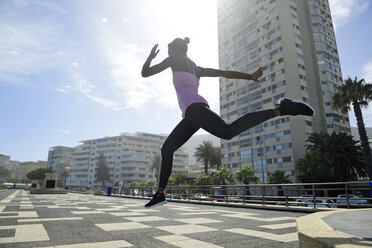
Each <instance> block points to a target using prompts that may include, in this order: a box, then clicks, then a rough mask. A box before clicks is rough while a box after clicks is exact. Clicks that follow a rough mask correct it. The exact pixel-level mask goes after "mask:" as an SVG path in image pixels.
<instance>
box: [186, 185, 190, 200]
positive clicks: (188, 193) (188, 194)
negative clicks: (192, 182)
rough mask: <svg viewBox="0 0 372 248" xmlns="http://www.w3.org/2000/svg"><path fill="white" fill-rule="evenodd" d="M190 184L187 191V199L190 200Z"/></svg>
mask: <svg viewBox="0 0 372 248" xmlns="http://www.w3.org/2000/svg"><path fill="white" fill-rule="evenodd" d="M190 188H191V187H190V186H189V191H188V192H187V200H188V201H190Z"/></svg>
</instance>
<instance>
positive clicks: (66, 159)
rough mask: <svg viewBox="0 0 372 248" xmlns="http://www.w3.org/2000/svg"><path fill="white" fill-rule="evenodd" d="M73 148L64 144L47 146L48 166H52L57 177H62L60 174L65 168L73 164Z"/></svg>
mask: <svg viewBox="0 0 372 248" xmlns="http://www.w3.org/2000/svg"><path fill="white" fill-rule="evenodd" d="M74 151H75V149H74V148H72V147H66V146H55V147H51V148H49V152H48V167H51V168H53V169H54V170H55V171H56V173H57V178H59V179H63V177H62V174H63V172H64V171H65V169H66V168H68V167H71V166H72V165H73V154H74Z"/></svg>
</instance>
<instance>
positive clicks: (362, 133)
mask: <svg viewBox="0 0 372 248" xmlns="http://www.w3.org/2000/svg"><path fill="white" fill-rule="evenodd" d="M353 108H354V113H355V117H356V119H357V125H358V132H359V137H360V143H361V145H362V148H363V152H364V157H365V163H366V166H367V170H368V176H369V179H370V180H372V156H371V148H370V146H369V142H368V136H367V132H366V128H365V126H364V122H363V115H362V111H361V109H360V105H359V104H358V103H357V102H353Z"/></svg>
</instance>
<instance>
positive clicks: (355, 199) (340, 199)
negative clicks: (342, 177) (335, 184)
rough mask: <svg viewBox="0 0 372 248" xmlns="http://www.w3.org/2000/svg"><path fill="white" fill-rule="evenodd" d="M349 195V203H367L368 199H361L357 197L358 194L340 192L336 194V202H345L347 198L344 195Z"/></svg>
mask: <svg viewBox="0 0 372 248" xmlns="http://www.w3.org/2000/svg"><path fill="white" fill-rule="evenodd" d="M347 196H348V197H349V204H368V201H367V200H362V199H359V197H358V196H356V195H353V194H349V195H347V194H341V195H338V196H337V203H338V204H347V198H346V197H347Z"/></svg>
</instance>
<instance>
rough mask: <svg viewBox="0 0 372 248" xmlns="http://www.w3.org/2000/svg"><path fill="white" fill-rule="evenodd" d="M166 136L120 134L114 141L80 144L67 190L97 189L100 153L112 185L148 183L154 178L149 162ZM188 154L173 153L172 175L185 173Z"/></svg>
mask: <svg viewBox="0 0 372 248" xmlns="http://www.w3.org/2000/svg"><path fill="white" fill-rule="evenodd" d="M166 138H167V136H165V135H156V134H150V133H142V132H136V133H135V134H130V133H123V134H121V135H119V136H115V137H104V138H100V139H92V140H85V141H81V143H82V144H81V145H79V146H78V147H77V148H76V150H75V152H74V155H73V160H74V163H73V164H74V166H73V167H72V168H71V169H70V174H71V176H70V177H69V178H68V179H67V185H68V186H84V187H85V186H99V185H102V183H101V182H95V171H96V169H97V167H96V161H97V159H98V157H99V155H100V154H101V153H103V155H104V156H105V160H106V165H107V166H108V167H109V171H110V174H111V175H112V178H111V182H108V183H106V185H112V184H113V183H114V182H115V181H117V180H122V181H123V182H124V184H125V185H128V184H129V183H131V182H141V181H147V180H150V179H154V180H155V181H156V178H155V173H153V172H150V170H149V165H150V164H151V161H152V158H153V157H154V156H155V155H156V154H159V153H160V149H161V146H162V144H163V143H164V141H165V140H166ZM187 165H188V154H187V153H186V151H185V149H184V148H182V147H181V148H180V149H179V150H178V151H176V152H175V154H174V157H173V173H177V172H180V173H187V171H188V168H187Z"/></svg>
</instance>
